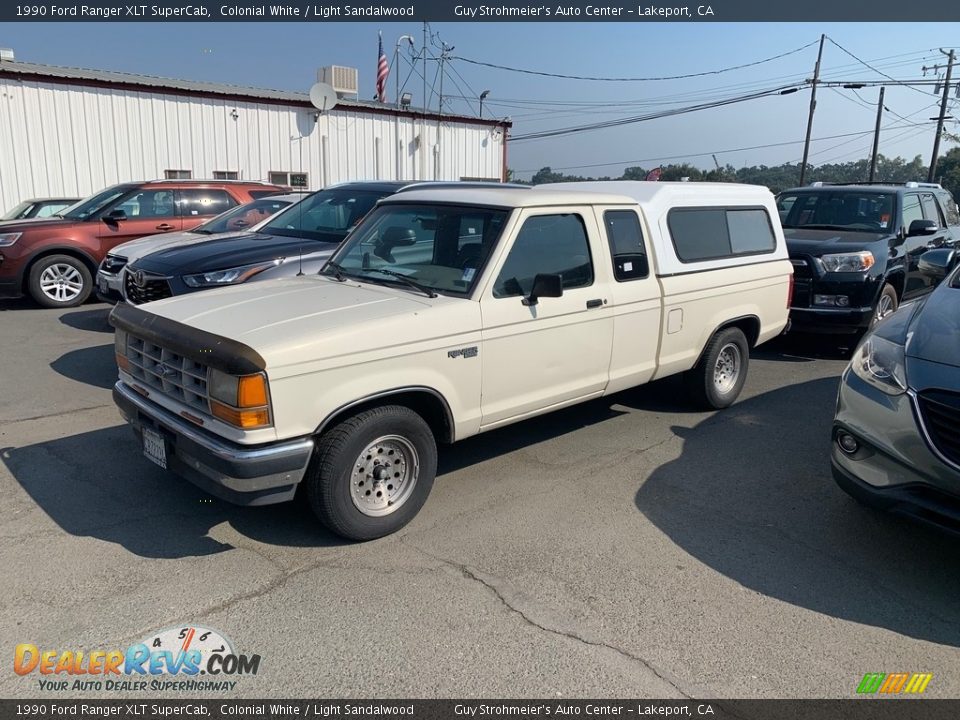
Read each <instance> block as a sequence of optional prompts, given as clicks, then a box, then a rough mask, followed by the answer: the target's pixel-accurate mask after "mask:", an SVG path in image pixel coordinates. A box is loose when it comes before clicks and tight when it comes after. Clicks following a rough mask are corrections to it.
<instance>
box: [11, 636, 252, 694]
mask: <svg viewBox="0 0 960 720" xmlns="http://www.w3.org/2000/svg"><path fill="white" fill-rule="evenodd" d="M259 669H260V656H259V655H242V654H238V653H236V652H235V651H234V649H233V644H232V643H231V642H230V641H229V640H227V638H226V637H224V636H223V634H222V633H220V632H218V631H216V630H211V629H210V628H204V627H199V626H179V627H172V628H167V629H166V630H162V631H160V632H158V633H154V634H151V635H150V636H148V637H147V638H144V640H143V641H141V642H139V643H135V644H133V645H131V646H129V647H128V648H127V649H126V650H119V649H117V650H91V651H87V652H85V651H83V650H63V651H60V650H51V649H45V648H40V647H38V646H37V645H34V644H32V643H21V644H19V645H17V646H16V648H15V649H14V655H13V671H14V672H15V673H16V674H17V675H21V676H24V677H29V676H36V677H37V683H38V688H39V689H40V690H43V691H46V692H58V691H60V692H62V691H84V690H99V691H103V690H106V691H117V692H142V691H147V692H157V691H171V690H173V691H177V690H180V691H184V692H193V691H211V690H228V691H229V690H233V689H234V688H235V687H236V686H237V683H238V682H239V680H237V679H235V678H238V677H239V676H245V675H256V674H257V672H258V671H259Z"/></svg>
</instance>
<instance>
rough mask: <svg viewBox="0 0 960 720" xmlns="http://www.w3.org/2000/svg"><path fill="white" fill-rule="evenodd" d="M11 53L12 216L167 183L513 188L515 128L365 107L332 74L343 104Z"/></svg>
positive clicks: (1, 88) (1, 105)
mask: <svg viewBox="0 0 960 720" xmlns="http://www.w3.org/2000/svg"><path fill="white" fill-rule="evenodd" d="M11 56H12V53H10V52H9V51H4V52H3V53H0V213H2V212H3V211H4V210H6V209H9V208H11V207H13V206H14V205H16V204H17V203H18V202H20V201H21V200H24V199H27V198H33V197H85V196H87V195H90V194H92V193H94V192H96V191H97V190H99V189H101V188H103V187H106V186H108V185H112V184H114V183H118V182H126V181H131V180H152V179H157V178H170V179H180V178H193V179H222V180H227V179H238V180H262V181H265V182H272V183H276V184H280V185H289V186H291V187H294V188H304V189H311V190H316V189H319V188H322V187H326V186H328V185H332V184H334V183H340V182H346V181H350V180H393V179H401V180H461V179H470V180H489V181H499V180H503V179H505V174H506V151H507V131H508V129H509V126H510V124H509V122H507V121H502V120H486V119H483V120H481V119H478V118H475V117H464V116H458V115H448V114H446V113H444V114H443V115H442V116H440V115H438V114H437V113H436V112H435V111H427V112H424V111H422V110H418V109H416V108H413V107H410V106H409V105H408V104H403V103H400V104H394V103H378V102H367V101H361V100H357V99H355V96H356V93H357V71H356V70H355V69H352V68H343V67H329V68H324V69H323V70H322V71H321V73H320V74H322V76H323V79H324V80H325V81H327V83H328V85H330V86H331V87H333V89H334V91H335V93H336V101H335V104H334V105H333V107H332V108H331V107H329V105H327V104H324V105H323V109H322V110H318V109H317V108H316V107H314V105H313V104H311V100H310V96H309V94H308V93H307V92H289V91H285V90H269V89H259V88H248V87H242V86H237V85H223V84H218V83H208V82H194V81H190V80H172V79H167V78H159V77H151V76H144V75H134V74H129V73H122V72H110V71H101V70H89V69H80V68H67V67H56V66H51V65H39V64H35V63H27V62H20V61H17V60H15V59H12V58H11Z"/></svg>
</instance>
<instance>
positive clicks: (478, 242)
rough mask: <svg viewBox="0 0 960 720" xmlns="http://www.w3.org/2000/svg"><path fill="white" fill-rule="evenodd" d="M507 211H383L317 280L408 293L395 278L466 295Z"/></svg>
mask: <svg viewBox="0 0 960 720" xmlns="http://www.w3.org/2000/svg"><path fill="white" fill-rule="evenodd" d="M506 220H507V211H505V210H498V209H492V208H484V207H459V206H453V205H406V204H392V203H391V204H389V205H382V206H380V207H378V208H377V209H376V210H374V211H373V212H372V213H371V214H370V216H369V217H367V218H366V219H365V220H364V222H363V223H362V224H361V225H360V226H359V227H357V229H356V230H355V231H354V232H353V233H352V234H351V235H350V237H349V238H347V240H346V241H345V242H344V244H343V246H342V247H341V248H340V249H339V250H338V251H337V253H336V254H335V255H334V256H333V258H331V262H330V264H329V265H328V266H327V267H325V268H324V269H323V270H321V274H324V275H329V276H331V277H341V278H342V277H347V278H354V279H362V280H364V281H365V282H375V283H379V284H385V285H397V286H398V287H406V286H407V284H406V283H403V282H402V281H400V280H399V279H398V278H396V277H391V276H390V274H387V273H384V272H378V270H379V271H390V273H399V274H401V275H404V276H405V277H407V278H409V279H410V280H413V281H414V282H416V283H418V284H419V285H421V286H423V287H425V288H428V289H430V290H433V291H435V292H439V293H444V294H447V293H449V294H453V295H466V294H468V293H469V292H470V291H471V290H472V288H473V285H474V282H475V281H476V279H477V277H478V276H479V275H480V271H481V270H482V268H483V265H484V263H485V262H486V259H487V257H488V256H489V254H490V250H491V249H492V248H493V247H494V246H495V245H496V243H497V240H498V238H499V237H500V233H501V231H502V230H503V226H504V224H505V222H506Z"/></svg>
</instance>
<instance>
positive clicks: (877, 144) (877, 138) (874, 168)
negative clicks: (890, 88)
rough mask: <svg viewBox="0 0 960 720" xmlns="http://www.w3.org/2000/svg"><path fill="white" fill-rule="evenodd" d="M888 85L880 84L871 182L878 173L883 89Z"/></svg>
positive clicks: (871, 162)
mask: <svg viewBox="0 0 960 720" xmlns="http://www.w3.org/2000/svg"><path fill="white" fill-rule="evenodd" d="M886 89H887V88H886V86H884V85H881V86H880V99H879V100H878V101H877V126H876V127H875V128H874V129H873V153H872V154H871V155H870V182H873V177H874V175H876V174H877V153H878V152H879V151H880V120H881V119H882V118H883V91H884V90H886Z"/></svg>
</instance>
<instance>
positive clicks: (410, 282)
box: [364, 268, 437, 298]
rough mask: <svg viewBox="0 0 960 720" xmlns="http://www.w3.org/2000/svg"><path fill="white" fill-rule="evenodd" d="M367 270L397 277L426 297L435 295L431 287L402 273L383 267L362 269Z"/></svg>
mask: <svg viewBox="0 0 960 720" xmlns="http://www.w3.org/2000/svg"><path fill="white" fill-rule="evenodd" d="M367 270H369V271H371V272H378V273H383V274H384V275H389V276H390V277H395V278H397V280H400V281H402V282H404V283H406V284H407V285H409V286H410V287H412V288H414V289H415V290H419V291H420V292H422V293H423V294H424V295H426V296H427V297H428V298H435V297H437V294H436V293H435V292H434V291H433V289H432V288H429V287H427V286H426V285H423V284H421V283H418V282H417V281H416V280H412V279H411V278H409V277H407V276H406V275H404V274H403V273H398V272H394V271H393V270H384V269H383V268H364V271H367Z"/></svg>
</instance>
